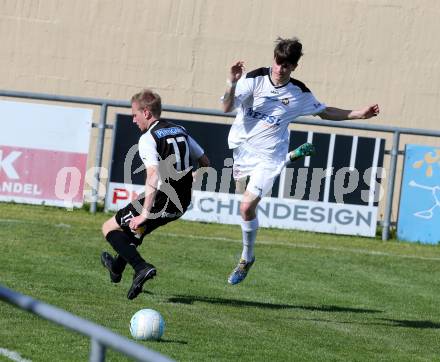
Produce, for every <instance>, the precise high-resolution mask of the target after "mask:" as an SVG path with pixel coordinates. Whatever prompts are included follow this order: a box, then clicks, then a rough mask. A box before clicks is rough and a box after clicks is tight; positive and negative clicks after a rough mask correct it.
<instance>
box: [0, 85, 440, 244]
mask: <svg viewBox="0 0 440 362" xmlns="http://www.w3.org/2000/svg"><path fill="white" fill-rule="evenodd" d="M0 96H2V97H14V98H25V99H26V98H27V99H38V100H45V101H60V102H68V103H81V104H92V105H99V106H101V112H100V117H99V123H98V124H94V126H96V127H97V128H98V129H99V132H98V140H97V149H96V157H95V174H94V179H93V180H94V182H93V185H92V196H91V205H90V211H91V212H92V213H95V212H96V209H97V202H98V192H99V189H98V188H99V184H100V183H99V181H100V174H99V170H100V167H101V166H102V154H103V149H104V136H105V130H106V128H111V126H108V125H107V124H106V118H107V109H108V107H123V108H130V107H131V104H130V102H128V101H121V100H111V99H101V98H88V97H70V96H61V95H53V94H44V93H31V92H19V91H7V90H0ZM163 111H165V112H175V113H186V114H200V115H205V116H218V117H234V114H232V113H231V114H224V113H223V112H221V111H217V110H212V109H202V108H191V107H177V106H168V105H164V106H163ZM292 123H295V124H305V125H313V126H325V127H332V128H348V129H358V130H364V131H374V132H386V133H392V135H393V141H392V146H391V150H389V153H390V168H389V177H388V184H387V195H386V201H385V207H384V210H385V214H384V220H383V222H382V226H383V229H382V240H388V239H389V235H390V227H391V213H392V206H393V197H394V186H395V179H396V169H397V158H398V155H399V154H403V153H401V152H399V142H400V136H401V135H402V134H408V135H418V136H431V137H440V131H433V130H425V129H417V128H402V127H391V126H379V125H371V124H364V123H353V122H349V123H345V122H332V121H323V120H320V121H318V120H310V119H306V118H304V117H300V118H297V119H295V120H294V121H293V122H292Z"/></svg>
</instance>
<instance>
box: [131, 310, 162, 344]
mask: <svg viewBox="0 0 440 362" xmlns="http://www.w3.org/2000/svg"><path fill="white" fill-rule="evenodd" d="M164 330H165V321H164V319H163V318H162V316H161V315H160V313H159V312H157V311H155V310H153V309H141V310H139V311H137V312H136V313H135V314H134V315H133V317H131V320H130V333H131V335H132V336H133V338H134V339H140V340H143V341H147V340H149V341H151V340H153V341H157V340H159V339H160V337H162V335H163V332H164Z"/></svg>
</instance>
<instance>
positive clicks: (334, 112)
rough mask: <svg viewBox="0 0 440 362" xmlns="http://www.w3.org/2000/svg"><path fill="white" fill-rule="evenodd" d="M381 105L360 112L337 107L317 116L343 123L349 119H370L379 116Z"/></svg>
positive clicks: (371, 106)
mask: <svg viewBox="0 0 440 362" xmlns="http://www.w3.org/2000/svg"><path fill="white" fill-rule="evenodd" d="M379 112H380V111H379V105H378V104H373V105H370V106H367V107H364V108H361V109H358V110H345V109H340V108H336V107H327V108H326V109H324V110H323V111H322V112H321V113H318V114H317V116H319V117H321V118H322V119H328V120H330V121H343V120H347V119H368V118H372V117H376V116H377V115H378V114H379Z"/></svg>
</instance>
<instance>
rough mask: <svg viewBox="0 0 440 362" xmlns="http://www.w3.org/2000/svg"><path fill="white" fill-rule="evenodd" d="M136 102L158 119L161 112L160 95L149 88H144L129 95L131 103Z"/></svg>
mask: <svg viewBox="0 0 440 362" xmlns="http://www.w3.org/2000/svg"><path fill="white" fill-rule="evenodd" d="M134 102H136V103H137V104H138V105H139V108H140V109H144V108H148V110H149V111H150V112H151V114H152V115H153V117H154V118H156V119H159V118H160V115H161V113H162V100H161V99H160V95H159V94H157V93H154V92H153V91H152V90H151V89H144V90H142V91H141V92H139V93H136V94H135V95H134V96H133V97H131V103H134Z"/></svg>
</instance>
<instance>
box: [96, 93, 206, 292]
mask: <svg viewBox="0 0 440 362" xmlns="http://www.w3.org/2000/svg"><path fill="white" fill-rule="evenodd" d="M131 109H132V113H133V123H136V125H137V126H138V127H139V128H140V130H141V131H142V136H141V137H140V139H139V143H138V147H139V156H140V157H141V159H142V161H143V163H144V165H145V167H146V171H147V172H146V174H147V177H146V182H145V193H144V194H141V195H140V196H139V198H138V199H137V200H135V201H133V202H132V203H130V204H128V205H127V206H126V207H124V208H122V209H120V210H119V211H118V212H117V213H116V215H115V216H113V217H112V218H110V219H109V220H107V221H106V222H105V223H104V224H103V225H102V232H103V234H104V236H105V238H106V239H107V241H108V242H109V243H110V245H111V246H112V247H113V249H114V250H115V251H116V252H117V255H116V256H115V257H113V256H112V255H111V254H109V253H107V252H103V253H102V254H101V262H102V264H103V265H104V267H106V268H107V269H108V271H109V273H110V279H111V281H112V282H113V283H118V282H119V281H120V280H121V278H122V273H123V271H124V269H125V266H126V265H127V263H128V264H130V265H131V267H132V268H133V269H134V275H133V283H132V285H131V287H130V289H129V291H128V294H127V298H128V299H134V298H136V297H137V296H138V295H139V293H140V292H141V291H142V287H143V285H144V283H145V282H146V281H147V280H148V279H151V278H153V277H154V276H155V275H156V268H155V267H154V266H153V265H152V264H150V263H148V262H147V261H145V260H144V259H143V258H142V256H141V255H140V254H139V252H138V251H137V247H138V246H139V245H140V244H141V243H142V239H143V238H144V236H145V235H147V234H149V233H151V232H152V231H153V230H155V229H156V228H158V227H160V226H162V225H165V224H167V223H169V222H171V221H174V220H177V219H178V218H179V217H181V216H182V215H183V214H184V213H185V211H186V209H187V207H188V205H189V204H190V202H191V191H192V182H193V175H192V167H191V165H190V160H197V164H198V166H199V167H208V166H209V160H208V157H207V156H206V155H205V152H204V150H203V149H202V148H201V147H200V146H199V144H198V143H197V142H196V141H195V140H194V139H193V138H192V137H191V136H190V135H189V134H188V133H187V131H186V130H185V129H184V128H183V127H180V126H178V125H175V124H173V123H170V122H167V121H163V120H161V119H160V115H161V112H162V104H161V98H160V96H159V95H158V94H156V93H154V92H153V91H151V90H150V89H145V90H143V91H142V92H140V93H137V94H135V95H134V96H133V97H132V98H131Z"/></svg>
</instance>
